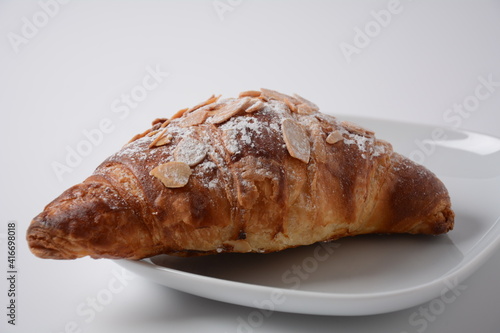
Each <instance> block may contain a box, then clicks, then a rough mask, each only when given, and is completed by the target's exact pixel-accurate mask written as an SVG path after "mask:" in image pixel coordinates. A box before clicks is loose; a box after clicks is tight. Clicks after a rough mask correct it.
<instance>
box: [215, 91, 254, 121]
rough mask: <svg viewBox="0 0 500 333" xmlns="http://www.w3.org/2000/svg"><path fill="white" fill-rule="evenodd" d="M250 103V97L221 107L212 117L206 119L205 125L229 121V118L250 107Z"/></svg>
mask: <svg viewBox="0 0 500 333" xmlns="http://www.w3.org/2000/svg"><path fill="white" fill-rule="evenodd" d="M250 101H251V99H250V97H243V98H241V99H240V100H237V101H235V102H233V103H231V104H228V105H225V106H223V107H222V108H220V109H219V110H217V111H216V113H215V114H214V115H213V116H212V117H210V118H208V120H207V123H210V124H221V123H223V122H225V121H227V120H229V118H231V117H233V116H236V115H237V114H238V113H240V112H241V111H243V110H245V109H246V108H247V107H248V106H249V105H250Z"/></svg>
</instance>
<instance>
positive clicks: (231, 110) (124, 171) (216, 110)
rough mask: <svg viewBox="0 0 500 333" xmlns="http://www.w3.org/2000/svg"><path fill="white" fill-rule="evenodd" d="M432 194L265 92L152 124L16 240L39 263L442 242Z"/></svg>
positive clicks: (409, 168) (405, 171)
mask: <svg viewBox="0 0 500 333" xmlns="http://www.w3.org/2000/svg"><path fill="white" fill-rule="evenodd" d="M453 220H454V213H453V211H452V210H451V204H450V198H449V196H448V192H447V190H446V188H445V187H444V185H443V183H442V182H441V181H440V180H439V179H437V178H436V176H435V175H434V174H433V173H432V172H430V171H429V170H427V169H425V168H424V167H422V166H420V165H417V164H415V163H413V162H412V161H410V160H408V159H407V158H405V157H403V156H401V155H399V154H397V153H395V152H393V150H392V147H391V145H390V144H389V143H387V142H385V141H382V140H378V139H376V138H375V137H374V133H373V132H371V131H369V130H366V129H364V128H361V127H359V126H357V125H354V124H352V123H349V122H342V121H339V120H337V119H336V118H334V117H332V116H329V115H325V114H322V113H320V112H319V109H318V107H317V106H316V105H315V104H313V103H311V102H309V101H307V100H306V99H304V98H302V97H300V96H297V95H294V96H287V95H284V94H281V93H278V92H275V91H272V90H267V89H261V91H247V92H243V93H241V94H240V96H239V97H238V98H228V99H222V100H221V99H219V98H218V97H211V98H210V99H208V100H207V101H205V102H203V103H200V104H198V105H196V106H195V107H192V108H189V109H184V110H181V111H179V112H178V113H177V114H175V115H174V116H173V117H172V118H171V119H168V120H167V119H157V120H155V121H154V122H153V127H152V128H151V129H149V130H147V131H146V132H144V133H142V134H140V135H137V136H136V137H134V138H133V140H132V141H131V142H130V143H128V144H127V145H125V146H124V147H123V148H122V149H121V150H120V151H119V152H117V153H116V154H114V155H112V156H111V157H109V158H108V159H107V160H105V161H104V162H103V163H102V164H101V165H100V166H99V167H98V168H97V169H96V171H95V172H94V174H93V175H91V176H90V177H89V178H87V179H86V180H85V181H84V182H83V183H81V184H78V185H75V186H73V187H71V188H70V189H68V190H66V191H65V192H64V193H63V194H61V195H60V196H59V197H58V198H56V199H55V200H54V201H52V202H51V203H50V204H49V205H47V207H45V210H44V211H43V212H42V213H41V214H40V215H38V216H37V217H35V218H34V220H33V221H32V222H31V225H30V227H29V229H28V232H27V240H28V242H29V246H30V248H31V251H32V252H33V253H34V254H35V255H37V256H39V257H42V258H52V259H74V258H79V257H83V256H91V257H93V258H130V259H140V258H145V257H150V256H154V255H157V254H162V253H164V254H172V255H192V254H210V253H222V252H273V251H279V250H283V249H286V248H290V247H296V246H300V245H307V244H312V243H315V242H320V241H328V240H334V239H337V238H340V237H345V236H352V235H359V234H369V233H411V234H433V235H434V234H441V233H445V232H447V231H449V230H450V229H452V228H453Z"/></svg>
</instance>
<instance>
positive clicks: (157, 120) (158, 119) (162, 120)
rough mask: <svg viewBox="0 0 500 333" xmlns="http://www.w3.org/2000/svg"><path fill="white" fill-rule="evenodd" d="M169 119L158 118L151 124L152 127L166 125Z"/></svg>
mask: <svg viewBox="0 0 500 333" xmlns="http://www.w3.org/2000/svg"><path fill="white" fill-rule="evenodd" d="M167 120H168V119H167V118H156V119H155V120H153V121H152V122H151V126H154V125H156V124H160V123H164V122H166V121H167Z"/></svg>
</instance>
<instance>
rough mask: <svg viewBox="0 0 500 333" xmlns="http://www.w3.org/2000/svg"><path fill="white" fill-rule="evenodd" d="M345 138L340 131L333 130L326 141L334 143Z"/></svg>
mask: <svg viewBox="0 0 500 333" xmlns="http://www.w3.org/2000/svg"><path fill="white" fill-rule="evenodd" d="M343 139H344V137H343V136H342V134H341V133H340V132H339V131H333V132H331V133H330V134H328V136H327V137H326V142H327V143H329V144H331V145H333V144H335V143H337V142H339V141H340V140H343Z"/></svg>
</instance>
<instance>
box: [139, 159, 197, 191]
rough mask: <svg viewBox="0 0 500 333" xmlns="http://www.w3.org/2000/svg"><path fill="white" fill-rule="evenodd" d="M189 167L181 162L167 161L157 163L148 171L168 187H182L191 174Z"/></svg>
mask: <svg viewBox="0 0 500 333" xmlns="http://www.w3.org/2000/svg"><path fill="white" fill-rule="evenodd" d="M191 173H192V172H191V168H190V167H189V165H187V164H186V163H183V162H167V163H164V164H160V165H158V166H157V167H156V168H154V169H153V170H151V172H150V173H149V174H150V175H151V176H154V177H156V178H158V179H159V180H160V181H161V182H162V183H163V185H165V186H166V187H168V188H179V187H184V186H186V184H187V183H188V181H189V176H191Z"/></svg>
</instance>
